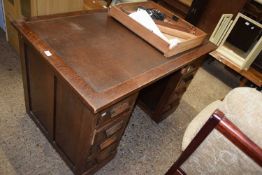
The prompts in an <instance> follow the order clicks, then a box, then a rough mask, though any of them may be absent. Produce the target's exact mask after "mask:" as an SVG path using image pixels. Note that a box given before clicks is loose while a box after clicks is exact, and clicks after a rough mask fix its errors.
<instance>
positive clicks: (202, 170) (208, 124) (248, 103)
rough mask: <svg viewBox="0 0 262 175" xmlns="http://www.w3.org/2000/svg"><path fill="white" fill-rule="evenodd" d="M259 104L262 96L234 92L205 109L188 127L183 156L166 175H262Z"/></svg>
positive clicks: (249, 90)
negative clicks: (176, 174)
mask: <svg viewBox="0 0 262 175" xmlns="http://www.w3.org/2000/svg"><path fill="white" fill-rule="evenodd" d="M261 101H262V93H261V92H259V91H257V90H255V89H252V88H236V89H233V90H232V91H230V92H229V93H228V94H227V95H226V97H225V98H224V100H223V101H219V100H218V101H215V102H213V103H211V104H210V105H208V106H207V107H206V108H205V109H203V110H202V111H201V112H200V113H199V114H198V115H197V116H196V117H195V118H194V119H193V120H192V121H191V123H190V124H189V125H188V127H187V129H186V131H185V134H184V137H183V143H182V150H183V153H182V154H181V156H180V157H179V158H178V160H177V161H176V162H175V163H174V165H173V166H172V167H171V168H170V169H169V171H168V172H167V173H166V175H173V174H175V173H178V174H185V173H187V174H196V173H197V174H231V175H234V174H261V173H262V149H261V147H262V135H261V133H260V132H259V131H261V129H262V103H261ZM216 109H219V110H221V111H223V113H225V115H224V114H223V113H222V112H220V111H219V110H217V111H216V112H215V113H213V112H214V111H215V110H216ZM212 113H213V114H212Z"/></svg>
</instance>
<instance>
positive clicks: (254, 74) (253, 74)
mask: <svg viewBox="0 0 262 175" xmlns="http://www.w3.org/2000/svg"><path fill="white" fill-rule="evenodd" d="M209 55H211V56H212V58H215V59H216V60H217V61H219V62H221V63H222V64H224V65H225V66H226V67H228V68H230V69H232V70H234V71H235V72H237V73H238V74H239V75H241V76H242V77H243V78H242V79H241V81H240V84H239V85H240V86H245V85H246V84H247V83H248V82H249V81H250V82H252V83H254V84H255V85H256V86H258V87H262V73H261V72H259V71H257V70H256V69H255V68H253V67H250V68H249V69H248V70H241V69H239V68H238V67H237V66H235V65H234V64H232V63H231V62H229V61H227V60H228V59H226V58H225V57H224V56H223V55H221V54H220V53H218V52H217V51H213V52H211V53H210V54H209Z"/></svg>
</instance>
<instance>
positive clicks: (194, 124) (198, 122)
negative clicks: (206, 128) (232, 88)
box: [182, 100, 222, 151]
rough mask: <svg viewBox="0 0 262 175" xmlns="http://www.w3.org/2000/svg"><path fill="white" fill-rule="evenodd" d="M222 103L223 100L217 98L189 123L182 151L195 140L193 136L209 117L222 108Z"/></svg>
mask: <svg viewBox="0 0 262 175" xmlns="http://www.w3.org/2000/svg"><path fill="white" fill-rule="evenodd" d="M221 105H222V101H220V100H217V101H215V102H213V103H211V104H209V105H208V106H207V107H205V109H203V110H202V111H201V112H200V113H199V114H198V115H197V116H196V117H195V118H194V119H193V120H192V121H191V122H190V123H189V125H188V127H187V129H186V131H185V134H184V137H183V141H182V151H184V150H185V149H186V147H187V146H188V145H189V143H190V142H191V141H192V140H193V138H194V137H195V136H196V135H197V133H198V132H199V130H200V129H201V128H202V126H203V125H204V124H205V123H206V121H207V120H208V118H209V117H210V116H211V115H212V113H213V112H214V111H215V110H216V109H218V108H220V107H221Z"/></svg>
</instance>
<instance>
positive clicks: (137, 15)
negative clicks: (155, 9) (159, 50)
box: [129, 9, 180, 49]
mask: <svg viewBox="0 0 262 175" xmlns="http://www.w3.org/2000/svg"><path fill="white" fill-rule="evenodd" d="M129 16H130V17H131V18H132V19H133V20H135V21H137V22H138V23H139V24H141V25H143V26H144V27H145V28H147V29H148V30H150V31H152V32H153V33H154V34H156V35H157V36H159V37H160V38H161V39H163V40H164V41H166V42H167V43H168V44H169V48H170V49H172V48H173V47H174V46H176V45H177V44H178V43H179V42H180V41H179V40H178V39H171V40H169V39H168V38H167V37H166V36H165V35H164V34H163V33H162V32H161V31H160V30H159V28H158V27H157V25H156V24H155V22H154V20H153V19H152V18H151V16H150V15H149V14H148V13H147V12H146V11H145V10H143V9H138V10H137V11H136V12H133V13H131V14H129Z"/></svg>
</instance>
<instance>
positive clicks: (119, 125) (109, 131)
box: [106, 121, 124, 137]
mask: <svg viewBox="0 0 262 175" xmlns="http://www.w3.org/2000/svg"><path fill="white" fill-rule="evenodd" d="M123 123H124V122H123V121H121V122H119V123H117V124H115V125H114V126H112V127H111V128H109V129H107V130H106V135H107V137H110V136H111V135H113V134H114V133H116V132H117V131H118V130H120V129H121V128H122V126H123Z"/></svg>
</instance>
